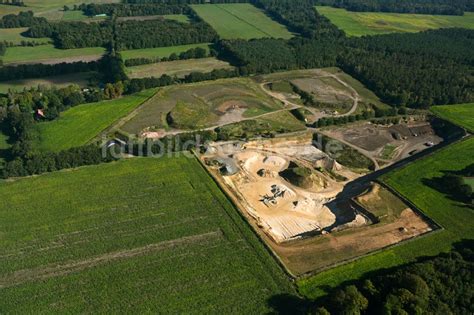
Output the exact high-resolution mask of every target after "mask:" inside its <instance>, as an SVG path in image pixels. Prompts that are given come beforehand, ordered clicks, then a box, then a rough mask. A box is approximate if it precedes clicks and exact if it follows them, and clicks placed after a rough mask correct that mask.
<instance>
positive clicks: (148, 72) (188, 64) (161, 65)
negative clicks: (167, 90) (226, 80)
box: [126, 57, 233, 79]
mask: <svg viewBox="0 0 474 315" xmlns="http://www.w3.org/2000/svg"><path fill="white" fill-rule="evenodd" d="M216 69H233V67H232V66H231V65H230V64H229V63H227V62H225V61H222V60H219V59H216V58H214V57H209V58H200V59H186V60H176V61H166V62H158V63H152V64H147V65H141V66H134V67H127V69H126V72H127V75H128V76H129V77H130V78H132V79H136V78H149V77H155V78H159V77H161V76H162V75H163V74H167V75H169V76H172V77H173V76H176V77H178V78H183V77H185V76H186V75H188V74H190V73H191V72H202V73H207V72H211V71H212V70H216Z"/></svg>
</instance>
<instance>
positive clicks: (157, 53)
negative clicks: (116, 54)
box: [120, 43, 210, 60]
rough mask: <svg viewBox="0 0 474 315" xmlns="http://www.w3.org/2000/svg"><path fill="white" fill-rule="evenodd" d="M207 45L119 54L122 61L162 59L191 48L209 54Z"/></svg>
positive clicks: (137, 50)
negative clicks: (198, 48)
mask: <svg viewBox="0 0 474 315" xmlns="http://www.w3.org/2000/svg"><path fill="white" fill-rule="evenodd" d="M209 45H210V44H209V43H208V44H206V43H204V44H190V45H178V46H171V47H158V48H143V49H132V50H124V51H121V52H120V54H121V55H122V58H123V59H124V60H127V59H134V58H156V57H159V58H163V57H169V56H170V55H171V54H173V53H174V54H178V55H179V54H180V53H182V52H185V51H187V50H189V49H191V48H197V47H200V48H204V49H206V50H207V52H208V53H209V49H210V48H209Z"/></svg>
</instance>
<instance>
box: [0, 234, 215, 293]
mask: <svg viewBox="0 0 474 315" xmlns="http://www.w3.org/2000/svg"><path fill="white" fill-rule="evenodd" d="M221 237H223V235H222V231H220V230H217V231H213V232H208V233H204V234H198V235H192V236H186V237H182V238H179V239H174V240H169V241H163V242H159V243H154V244H149V245H146V246H142V247H137V248H133V249H129V250H122V251H116V252H112V253H106V254H103V255H100V256H95V257H92V258H88V259H84V260H78V261H72V262H69V263H67V264H64V265H53V264H51V265H48V266H44V267H38V268H33V269H23V270H18V271H15V272H13V273H12V274H9V275H6V276H4V277H2V278H0V289H3V288H6V287H11V286H15V285H19V284H22V283H24V282H27V281H34V280H41V279H48V278H52V277H58V276H64V275H67V274H70V273H72V272H78V271H81V270H84V269H88V268H92V267H95V266H98V265H102V264H105V263H108V262H111V261H114V260H118V259H126V258H132V257H135V256H141V255H146V254H148V253H150V252H156V251H160V250H165V249H169V248H172V247H175V246H179V245H184V244H190V243H199V242H205V241H209V240H215V239H219V238H221Z"/></svg>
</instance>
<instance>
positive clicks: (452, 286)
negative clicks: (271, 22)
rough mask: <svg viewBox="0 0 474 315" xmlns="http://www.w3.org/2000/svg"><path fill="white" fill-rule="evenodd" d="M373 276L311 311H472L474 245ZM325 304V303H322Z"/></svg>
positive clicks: (423, 312)
mask: <svg viewBox="0 0 474 315" xmlns="http://www.w3.org/2000/svg"><path fill="white" fill-rule="evenodd" d="M458 247H459V249H458V250H457V251H452V252H450V253H447V254H441V255H440V256H438V257H435V258H431V259H429V260H425V261H423V262H418V263H415V264H411V265H407V266H404V267H400V268H398V269H395V270H391V271H390V272H386V273H385V274H382V275H379V276H372V277H370V278H367V279H365V280H364V281H362V282H359V283H357V284H355V285H347V286H344V287H343V288H340V289H338V290H336V291H334V292H333V293H332V294H330V295H329V296H328V297H327V298H326V299H325V300H324V301H322V302H321V303H317V304H319V307H318V306H314V307H312V309H311V310H310V312H309V313H311V314H319V315H323V314H471V313H472V312H474V306H473V304H472V299H473V298H474V283H473V281H472V279H473V276H474V275H473V270H474V245H473V242H472V241H465V242H464V244H461V245H459V246H458ZM321 305H323V306H321Z"/></svg>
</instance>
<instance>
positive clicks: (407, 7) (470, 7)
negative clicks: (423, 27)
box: [316, 0, 474, 15]
mask: <svg viewBox="0 0 474 315" xmlns="http://www.w3.org/2000/svg"><path fill="white" fill-rule="evenodd" d="M316 3H317V4H324V5H331V6H333V7H336V8H344V9H346V10H348V11H357V12H395V13H416V14H437V15H463V14H464V11H474V3H473V2H472V1H469V0H455V1H452V0H320V1H316Z"/></svg>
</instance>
